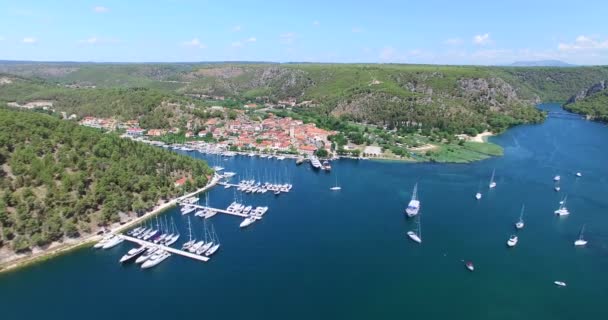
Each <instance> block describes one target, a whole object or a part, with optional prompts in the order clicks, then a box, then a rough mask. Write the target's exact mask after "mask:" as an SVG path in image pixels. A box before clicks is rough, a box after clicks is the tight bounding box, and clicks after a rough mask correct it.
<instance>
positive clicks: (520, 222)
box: [515, 204, 524, 229]
mask: <svg viewBox="0 0 608 320" xmlns="http://www.w3.org/2000/svg"><path fill="white" fill-rule="evenodd" d="M523 227H524V205H523V204H522V205H521V212H520V213H519V220H517V222H516V223H515V228H517V229H523Z"/></svg>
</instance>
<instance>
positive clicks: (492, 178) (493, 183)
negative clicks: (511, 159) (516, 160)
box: [489, 169, 496, 189]
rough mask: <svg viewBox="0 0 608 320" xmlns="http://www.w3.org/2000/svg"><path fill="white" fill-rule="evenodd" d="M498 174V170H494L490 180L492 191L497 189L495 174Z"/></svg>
mask: <svg viewBox="0 0 608 320" xmlns="http://www.w3.org/2000/svg"><path fill="white" fill-rule="evenodd" d="M495 173H496V169H494V170H492V177H491V178H490V184H489V187H490V189H493V188H496V181H494V174H495Z"/></svg>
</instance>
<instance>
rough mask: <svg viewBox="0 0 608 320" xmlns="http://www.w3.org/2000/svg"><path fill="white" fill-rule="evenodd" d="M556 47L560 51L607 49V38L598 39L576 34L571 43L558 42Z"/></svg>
mask: <svg viewBox="0 0 608 320" xmlns="http://www.w3.org/2000/svg"><path fill="white" fill-rule="evenodd" d="M557 48H558V49H559V50H560V51H583V50H585V51H594V50H605V49H608V39H607V40H599V39H597V38H596V37H590V36H583V35H581V36H578V37H576V39H575V40H574V42H573V43H560V44H559V45H558V46H557Z"/></svg>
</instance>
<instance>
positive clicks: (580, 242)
mask: <svg viewBox="0 0 608 320" xmlns="http://www.w3.org/2000/svg"><path fill="white" fill-rule="evenodd" d="M584 232H585V225H583V226H582V227H581V231H580V232H579V233H578V239H577V240H576V241H574V245H575V246H584V245H586V244H587V240H585V239H583V233H584Z"/></svg>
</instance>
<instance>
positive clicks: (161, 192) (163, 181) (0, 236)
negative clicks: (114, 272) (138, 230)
mask: <svg viewBox="0 0 608 320" xmlns="http://www.w3.org/2000/svg"><path fill="white" fill-rule="evenodd" d="M0 127H1V128H2V130H1V131H0V230H1V231H0V247H2V246H3V247H7V248H10V249H12V250H14V251H15V252H22V251H27V250H29V249H30V248H32V247H34V246H45V245H47V244H49V243H51V242H53V241H62V240H63V239H64V238H65V237H78V236H79V235H81V234H89V233H92V232H95V231H96V230H97V229H98V228H99V227H100V226H104V225H108V224H111V223H113V222H117V221H120V220H121V218H124V217H126V216H127V215H138V214H142V213H144V212H145V211H146V210H148V209H150V208H152V207H154V206H155V205H157V204H158V203H159V201H161V200H166V199H169V198H172V197H174V196H176V195H179V194H183V192H185V191H186V190H192V189H194V188H196V187H202V186H204V185H205V184H206V183H207V179H208V177H209V175H210V174H212V171H211V170H210V169H209V167H208V166H207V165H206V164H205V163H204V162H203V161H200V160H196V159H193V158H191V157H187V156H181V155H178V154H175V153H172V152H170V151H167V150H164V149H159V148H155V147H152V146H149V145H146V144H143V143H138V142H133V141H131V140H128V139H122V138H119V137H118V136H115V135H113V134H104V133H102V132H100V131H98V130H95V129H91V128H86V127H81V126H78V125H76V124H74V123H72V122H69V121H63V120H60V119H57V118H55V117H54V116H52V115H47V114H42V113H36V112H29V111H15V110H10V109H6V108H0ZM181 177H189V178H190V179H189V180H188V181H187V182H186V184H185V185H184V186H183V187H176V186H175V185H174V183H175V181H176V180H177V179H178V178H181Z"/></svg>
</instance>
